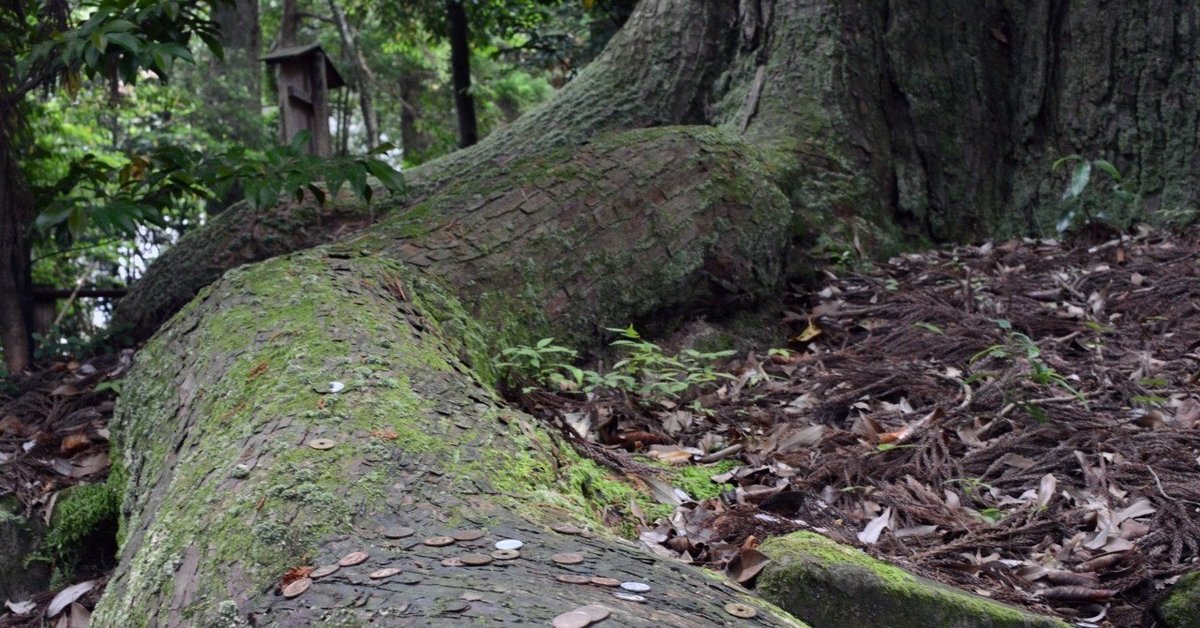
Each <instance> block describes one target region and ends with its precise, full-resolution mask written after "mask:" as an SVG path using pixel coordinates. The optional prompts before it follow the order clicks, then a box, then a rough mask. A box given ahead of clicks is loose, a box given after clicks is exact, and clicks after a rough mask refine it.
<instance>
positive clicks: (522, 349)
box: [496, 338, 584, 393]
mask: <svg viewBox="0 0 1200 628" xmlns="http://www.w3.org/2000/svg"><path fill="white" fill-rule="evenodd" d="M500 355H501V357H502V359H500V360H497V361H496V366H498V367H500V368H501V369H502V370H503V371H504V372H506V373H507V374H508V375H509V376H510V378H512V377H513V376H516V379H522V380H524V381H527V382H530V383H532V384H534V385H527V386H525V387H523V388H522V389H521V390H522V392H524V393H529V392H530V391H532V390H534V389H536V388H537V387H539V386H544V387H554V388H559V389H562V388H563V387H564V386H565V387H568V388H569V387H570V386H571V385H574V387H575V388H579V387H580V386H581V385H582V384H583V379H584V373H583V371H582V370H581V369H579V368H577V367H575V366H572V365H571V362H572V361H574V360H575V359H577V358H578V357H579V352H577V351H575V350H574V349H572V348H570V347H564V346H562V345H557V344H554V339H553V338H542V339H541V340H539V341H537V344H534V345H520V346H516V347H509V348H507V349H504V350H503V351H501V352H500Z"/></svg>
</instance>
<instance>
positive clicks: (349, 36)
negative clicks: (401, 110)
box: [329, 0, 379, 150]
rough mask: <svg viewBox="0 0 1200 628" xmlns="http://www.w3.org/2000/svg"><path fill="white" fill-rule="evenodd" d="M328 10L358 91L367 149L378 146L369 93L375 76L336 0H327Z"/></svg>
mask: <svg viewBox="0 0 1200 628" xmlns="http://www.w3.org/2000/svg"><path fill="white" fill-rule="evenodd" d="M329 10H330V12H332V13H333V21H334V22H335V23H336V24H337V29H338V36H339V37H341V40H342V48H343V50H345V51H346V57H347V58H348V59H350V61H351V65H352V67H353V68H354V87H355V89H357V90H358V103H359V106H360V107H361V108H362V115H363V124H364V125H365V126H366V127H367V137H366V144H367V149H368V150H369V149H372V148H375V147H376V146H377V145H378V144H379V123H378V122H377V121H376V117H375V108H374V107H373V106H372V104H371V91H372V90H373V89H374V86H375V74H374V73H373V72H371V66H370V65H368V64H367V60H366V58H365V57H363V54H362V49H361V48H360V47H359V45H358V41H357V40H356V38H355V36H354V31H353V30H351V28H350V24H349V22H347V21H346V13H345V12H344V11H342V7H341V6H340V5H339V4H338V2H337V0H329Z"/></svg>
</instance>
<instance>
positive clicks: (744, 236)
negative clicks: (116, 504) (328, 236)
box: [98, 128, 789, 625]
mask: <svg viewBox="0 0 1200 628" xmlns="http://www.w3.org/2000/svg"><path fill="white" fill-rule="evenodd" d="M557 163H558V164H559V165H557V166H554V167H553V168H551V169H550V170H549V171H547V170H545V169H544V165H541V164H538V163H535V162H530V163H529V164H528V165H525V166H520V167H517V168H515V170H517V171H521V169H522V168H528V169H529V173H530V179H529V183H528V185H527V186H526V187H525V188H518V189H515V190H510V191H508V192H506V193H496V194H494V195H492V196H491V197H490V198H489V197H483V196H473V195H469V194H455V195H454V196H455V198H462V199H468V200H469V199H478V200H474V201H470V202H471V203H472V208H471V209H470V211H465V210H464V211H461V212H460V211H456V210H453V209H451V208H449V207H442V208H441V210H442V211H439V212H433V211H430V212H428V213H426V212H424V211H420V209H419V208H417V209H414V210H410V212H409V213H406V214H395V215H393V217H392V218H391V219H390V220H388V221H387V222H384V223H382V224H380V225H378V226H376V227H373V228H371V229H368V230H366V231H363V232H361V233H359V234H358V235H356V236H355V237H353V238H351V239H348V240H346V241H343V242H339V243H337V244H331V245H327V246H324V247H319V248H316V249H313V250H310V251H308V252H304V253H298V254H295V255H292V256H289V257H283V258H277V259H275V260H272V261H269V262H266V263H263V264H259V265H254V266H248V267H245V268H243V269H240V270H237V271H233V272H230V273H228V274H227V275H226V276H225V277H224V278H223V279H222V280H220V281H219V282H218V283H216V284H215V285H214V286H213V287H211V288H209V289H208V290H206V291H205V292H204V293H203V294H202V295H201V296H200V297H199V298H197V299H196V300H195V301H193V302H192V303H191V304H189V305H188V306H187V307H186V308H185V309H184V310H183V311H182V312H181V313H180V314H179V315H177V316H176V317H175V318H174V319H173V320H172V321H171V323H170V324H168V325H167V326H166V327H165V328H164V329H162V330H161V331H160V332H159V334H158V335H157V336H156V337H155V339H154V340H153V341H152V342H151V343H150V344H149V345H148V346H147V347H146V348H145V349H143V351H142V352H141V354H140V357H139V360H138V366H137V371H136V373H134V374H133V375H132V376H131V379H130V381H129V385H128V387H127V388H126V389H125V390H124V391H123V394H122V398H121V410H120V412H119V418H118V429H119V433H120V441H121V446H122V447H123V449H124V451H125V452H126V456H125V459H124V461H123V463H122V465H123V472H124V474H126V477H127V478H128V492H127V499H126V502H125V515H126V517H127V521H126V526H125V528H124V529H125V530H126V535H127V536H126V538H125V541H124V545H123V548H124V549H123V552H122V560H121V567H120V568H119V570H118V572H117V574H116V575H115V576H114V577H113V579H112V580H111V582H110V584H109V589H108V592H107V593H106V595H105V598H104V602H103V604H102V606H101V608H100V610H99V611H98V617H99V618H100V623H101V625H108V624H110V623H111V624H116V623H122V625H195V624H208V623H210V622H213V621H217V620H230V619H236V618H241V619H246V618H247V617H253V618H254V619H253V621H254V622H256V623H263V622H274V623H277V624H279V625H304V624H309V623H319V622H335V621H340V620H346V621H354V622H362V621H366V620H368V619H370V618H372V617H374V618H381V617H385V616H394V617H400V618H402V619H403V618H408V619H410V620H412V621H413V622H414V623H421V624H424V623H427V622H432V623H438V622H439V621H444V622H446V623H460V622H463V621H467V619H464V618H475V617H482V618H496V619H502V620H512V621H516V620H547V619H549V618H552V617H554V616H555V615H557V614H559V613H562V612H566V611H570V610H572V609H573V608H575V607H576V606H582V605H584V604H585V603H589V602H601V603H605V604H607V605H608V606H610V607H612V608H613V609H614V610H615V611H616V612H617V613H618V615H619V616H620V618H621V620H622V621H623V622H626V623H629V624H631V625H711V624H713V623H716V622H718V621H720V620H722V619H723V618H726V617H728V616H727V615H726V614H725V611H724V610H723V605H724V604H726V603H730V602H733V601H736V600H746V599H748V598H747V597H746V596H745V594H744V593H741V592H739V591H736V590H734V589H730V588H728V587H726V586H724V585H721V584H719V583H717V582H712V581H709V580H708V578H707V577H705V576H702V575H700V574H699V573H698V572H695V571H693V570H690V569H686V568H684V567H682V566H681V565H677V564H672V563H667V562H663V561H660V560H657V559H653V558H651V557H649V556H648V555H646V554H644V553H642V552H641V551H639V550H638V549H637V548H635V547H633V546H632V545H629V544H626V543H622V542H619V541H617V540H615V539H613V538H611V537H609V536H608V535H607V533H599V534H596V535H594V536H591V537H590V538H586V539H585V538H580V537H575V536H568V535H561V534H556V533H553V532H550V531H548V530H547V525H548V524H549V523H552V522H561V521H563V520H571V521H575V522H576V523H579V524H580V525H583V524H585V522H586V521H588V520H592V519H594V518H595V517H596V516H597V515H598V513H599V512H600V511H601V510H602V509H603V508H605V507H608V506H611V505H612V504H609V503H606V502H605V501H604V498H603V497H602V496H603V495H604V494H605V493H606V489H604V485H605V484H611V483H612V482H614V480H613V479H611V478H609V477H607V474H606V473H605V472H604V471H603V470H602V469H600V468H598V467H596V466H595V465H594V464H593V463H592V462H590V461H587V460H584V459H582V458H580V457H579V456H578V454H576V453H574V452H573V451H572V450H571V449H570V448H569V447H567V446H564V445H563V444H562V443H561V442H560V441H559V440H557V439H555V438H553V437H552V436H551V435H550V434H549V433H547V432H546V430H545V428H544V427H543V426H541V425H539V424H538V423H537V422H536V421H534V420H533V419H532V418H531V417H528V416H524V415H521V414H519V413H515V412H512V411H509V410H506V409H504V408H503V406H502V404H501V403H500V401H499V400H498V399H497V397H496V396H495V394H494V393H493V392H492V391H491V389H490V388H489V386H488V384H489V382H487V381H486V380H487V378H488V376H489V375H488V374H489V373H490V357H491V356H492V355H494V352H495V349H496V346H495V344H494V343H495V342H497V341H498V340H499V339H501V338H504V337H519V336H521V335H528V334H529V333H530V332H531V331H533V330H537V331H539V332H544V333H558V334H560V335H568V336H586V335H588V334H590V333H592V330H594V328H595V327H596V326H598V325H604V324H607V325H622V324H625V323H626V322H628V321H629V320H631V319H634V318H637V317H639V316H646V315H651V314H654V313H660V312H669V311H689V310H692V309H694V308H699V307H705V306H708V304H711V303H714V302H720V301H721V299H723V298H726V297H728V296H729V295H740V296H742V297H743V298H754V297H761V296H762V295H764V294H766V293H767V292H768V291H769V290H771V289H774V288H775V286H776V281H777V280H778V277H779V276H780V272H779V267H780V265H781V263H782V256H783V253H784V246H783V244H784V240H785V237H786V235H785V234H786V229H785V227H786V224H787V220H788V213H789V209H788V207H787V204H786V202H784V201H783V199H782V196H781V195H780V194H779V193H778V192H777V191H775V192H773V193H772V192H771V190H772V188H771V187H770V186H769V184H768V183H767V182H766V181H765V179H763V177H762V175H761V172H760V170H759V169H758V168H756V167H755V166H754V163H755V158H754V157H753V155H752V154H751V153H750V152H746V151H745V149H744V147H742V146H741V145H740V143H739V142H737V141H735V140H732V139H730V138H729V137H727V136H725V135H723V134H721V133H719V132H715V131H712V130H694V129H686V128H685V129H660V130H652V131H637V132H633V133H632V134H623V135H617V136H613V137H610V138H608V139H606V140H601V141H598V142H596V143H594V144H592V145H589V146H586V147H584V148H582V149H581V150H579V151H577V152H576V153H575V154H574V155H570V156H566V157H565V158H564V159H563V160H562V161H561V162H557ZM585 165H586V166H588V167H590V168H591V171H592V172H594V175H593V176H589V175H588V174H587V171H584V170H583V167H584V166H585ZM555 168H562V169H576V168H579V169H580V170H581V171H580V172H579V174H578V176H576V177H573V178H570V179H568V178H566V177H564V176H563V173H562V172H556V171H555ZM667 170H669V171H670V173H671V174H670V175H669V176H663V175H664V174H665V173H666V171H667ZM701 175H703V176H701ZM539 177H540V178H539ZM645 177H653V178H652V179H650V180H654V181H660V182H658V183H656V184H654V186H653V188H647V187H646V185H644V184H641V185H639V178H641V179H644V178H645ZM622 178H627V179H628V181H625V182H624V183H623V184H622V185H619V186H617V189H611V188H610V187H608V186H610V185H611V184H613V182H614V181H620V180H621V179H622ZM539 181H544V182H558V183H559V185H557V186H549V185H547V186H546V187H544V188H542V187H539ZM483 189H487V188H486V185H485V186H484V188H483ZM656 195H658V196H657V198H655V196H656ZM647 197H651V198H655V207H654V208H653V209H649V208H647V207H646V206H644V205H643V204H642V199H645V198H647ZM445 214H458V215H460V218H455V219H453V222H452V223H441V222H435V223H428V222H426V217H427V216H443V215H445ZM439 220H443V221H444V218H442V219H439ZM398 233H404V234H407V237H405V238H398V237H397V234H398ZM716 234H723V236H724V237H716ZM515 243H524V248H522V249H521V255H519V256H518V255H514V253H513V250H512V247H513V246H515ZM469 252H474V255H471V254H469ZM631 278H633V281H632V282H631ZM638 285H653V286H656V290H655V291H653V292H645V293H641V292H638V291H637V289H636V286H638ZM459 294H461V295H462V299H461V301H460V299H459V297H458V296H457V295H459ZM484 325H487V326H489V327H491V329H485V328H484ZM458 356H462V359H460V358H459V357H458ZM469 365H470V366H469ZM471 366H473V367H474V368H473V369H472V368H471ZM334 381H336V382H340V383H341V384H342V385H344V386H345V388H344V389H343V390H341V391H340V392H337V393H330V392H329V390H330V388H329V385H330V382H334ZM314 439H319V440H321V441H329V444H332V447H331V448H329V449H323V448H321V447H324V446H325V445H324V444H322V443H319V442H315V440H314ZM313 445H319V447H317V448H314V447H313ZM589 491H591V492H592V497H590V498H589V497H587V495H588V494H589ZM621 506H624V504H621ZM401 526H402V527H410V528H412V529H413V530H414V534H413V535H412V536H411V537H410V538H409V539H408V540H403V541H392V540H388V539H387V538H386V536H385V535H383V534H381V533H380V532H379V531H380V530H387V529H389V528H396V527H401ZM461 528H480V529H483V530H485V531H486V533H487V535H486V536H485V537H484V539H485V540H487V541H488V543H489V544H490V542H493V541H495V540H497V539H499V538H507V537H511V538H516V539H522V540H524V541H525V542H526V544H527V545H526V549H524V550H522V558H521V559H520V560H516V561H507V562H502V563H501V562H499V561H497V562H496V563H493V564H491V565H488V566H482V567H460V566H455V567H444V566H442V565H441V563H440V561H441V560H442V559H444V558H450V557H454V556H457V555H459V554H461V553H462V552H463V551H464V550H463V549H461V548H459V547H450V548H440V549H439V548H433V547H427V546H424V545H421V544H420V543H419V540H420V539H422V538H425V537H433V536H438V535H444V534H449V533H450V532H452V531H453V530H455V529H461ZM475 545H476V546H479V545H480V544H479V543H477V544H475ZM476 549H477V550H478V549H479V547H476ZM482 549H483V551H484V553H486V552H487V551H490V549H491V548H490V547H483V548H482ZM354 551H366V552H368V553H369V554H370V555H371V556H372V559H371V560H370V561H369V562H368V563H365V564H366V565H368V566H370V567H371V569H367V568H366V567H362V568H359V569H344V570H343V572H344V573H346V574H347V575H334V576H330V577H329V578H327V579H324V580H320V581H318V582H317V584H315V585H314V586H313V590H312V591H310V592H309V593H306V594H305V595H304V596H302V597H300V598H297V599H295V600H289V599H286V598H282V597H279V596H278V595H276V594H274V593H273V591H272V585H274V584H276V583H278V582H279V578H280V577H281V576H282V574H283V573H284V572H285V571H287V570H288V569H289V568H292V567H297V566H301V565H304V564H306V563H308V562H309V561H310V560H311V561H313V564H325V563H330V562H334V561H336V560H337V558H338V557H340V556H342V555H344V554H347V553H350V552H354ZM562 552H578V553H580V554H582V555H583V557H584V562H583V564H582V565H581V566H578V567H573V566H572V567H564V566H559V565H556V564H555V563H553V562H551V561H550V557H551V556H552V555H554V554H556V553H562ZM389 566H394V567H396V568H399V569H402V572H401V574H400V575H396V576H393V577H392V578H390V579H386V580H383V581H379V582H375V581H372V580H370V579H369V578H367V574H368V573H369V572H370V571H374V570H375V569H378V568H382V567H389ZM568 573H574V574H580V573H582V574H586V575H589V576H601V577H607V578H616V579H618V580H635V581H642V582H647V583H648V584H650V585H651V586H652V587H653V589H652V592H651V593H650V594H647V595H646V597H647V599H648V600H649V601H648V602H647V603H646V604H645V605H643V604H642V603H639V602H630V601H624V600H620V599H617V598H615V597H613V596H612V594H611V592H610V591H609V590H607V589H604V588H600V587H596V586H588V587H583V586H582V585H573V584H566V583H562V582H559V581H557V580H555V576H558V575H564V574H568ZM398 582H404V583H405V584H403V585H400V584H397V583H398ZM464 593H469V594H470V598H471V599H470V600H469V604H468V606H469V608H460V606H462V605H463V604H462V600H461V599H460V596H461V595H463V594H464ZM363 601H365V603H363V604H361V605H356V604H355V603H356V602H363ZM753 604H754V605H755V606H757V607H758V608H760V609H762V611H763V612H764V615H765V616H767V617H774V614H773V613H770V612H768V608H767V607H766V606H764V605H762V604H761V603H759V602H753ZM118 619H120V622H118V621H117V620H118ZM776 620H777V621H780V622H784V623H786V622H787V621H788V620H786V619H783V618H780V617H776ZM773 621H774V620H773Z"/></svg>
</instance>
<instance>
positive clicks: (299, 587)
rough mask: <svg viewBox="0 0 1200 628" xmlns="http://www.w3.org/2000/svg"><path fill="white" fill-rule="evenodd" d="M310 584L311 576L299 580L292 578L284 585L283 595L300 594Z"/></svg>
mask: <svg viewBox="0 0 1200 628" xmlns="http://www.w3.org/2000/svg"><path fill="white" fill-rule="evenodd" d="M311 586H312V578H301V579H299V580H293V581H292V582H291V583H289V584H288V585H287V586H286V587H283V597H288V598H291V597H296V596H297V595H300V594H301V593H304V592H305V591H307V590H308V588H309V587H311Z"/></svg>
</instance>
